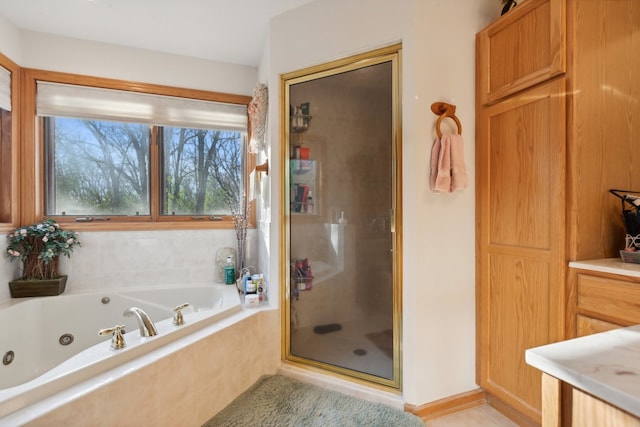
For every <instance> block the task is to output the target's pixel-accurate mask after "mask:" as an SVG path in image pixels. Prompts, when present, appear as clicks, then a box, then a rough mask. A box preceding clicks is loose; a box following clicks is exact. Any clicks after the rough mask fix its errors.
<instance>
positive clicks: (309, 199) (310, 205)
mask: <svg viewBox="0 0 640 427" xmlns="http://www.w3.org/2000/svg"><path fill="white" fill-rule="evenodd" d="M305 211H306V212H307V213H309V214H312V213H313V195H312V194H311V190H309V194H308V195H307V207H306V209H305Z"/></svg>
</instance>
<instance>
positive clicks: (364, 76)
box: [285, 54, 400, 386]
mask: <svg viewBox="0 0 640 427" xmlns="http://www.w3.org/2000/svg"><path fill="white" fill-rule="evenodd" d="M397 66H398V64H397V54H391V55H389V54H385V55H382V56H373V57H372V58H369V59H368V60H367V61H359V62H358V63H357V64H356V65H354V64H350V65H347V66H342V67H337V68H331V69H328V70H321V71H319V72H315V73H310V74H307V75H304V76H303V77H300V78H297V79H289V80H287V81H286V88H287V90H286V93H287V95H288V97H287V101H288V105H289V113H290V116H289V134H288V142H289V147H287V148H288V150H287V151H288V159H286V164H287V175H288V176H287V179H286V181H287V188H286V190H287V193H288V201H287V206H286V209H287V210H288V215H286V217H287V218H288V221H287V227H286V228H287V231H288V235H287V240H288V245H287V249H288V250H287V262H288V273H289V277H288V295H289V298H288V300H287V304H286V305H287V307H286V308H285V309H286V310H287V321H286V322H285V323H286V327H285V336H286V343H285V346H286V354H287V359H289V360H293V361H296V362H301V363H304V364H309V365H313V366H317V367H322V368H325V369H329V370H333V371H337V372H340V373H345V374H347V375H351V376H355V377H359V378H363V379H367V380H371V381H375V382H379V383H382V384H387V385H391V386H398V384H399V360H398V356H399V341H400V340H399V333H400V328H399V321H398V319H399V310H396V307H397V306H398V305H399V304H398V303H399V291H398V280H397V277H398V272H397V268H396V266H397V265H398V264H399V262H398V260H397V259H396V257H397V254H396V251H394V247H395V245H396V239H397V238H398V236H397V233H395V227H396V224H395V215H394V212H395V211H396V205H397V203H396V196H397V188H398V183H397V179H396V169H397V167H396V159H397V157H396V156H397V154H398V153H397V150H398V145H397V142H398V141H397V138H398V132H397V130H396V129H395V126H397V120H396V114H397V108H396V106H397V74H396V73H397Z"/></svg>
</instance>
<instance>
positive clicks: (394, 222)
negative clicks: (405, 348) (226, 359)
mask: <svg viewBox="0 0 640 427" xmlns="http://www.w3.org/2000/svg"><path fill="white" fill-rule="evenodd" d="M401 59H402V46H401V44H395V45H392V46H388V47H385V48H381V49H376V50H373V51H370V52H366V53H362V54H358V55H354V56H350V57H347V58H344V59H340V60H336V61H332V62H328V63H324V64H320V65H316V66H312V67H308V68H304V69H301V70H298V71H294V72H290V73H286V74H282V75H281V76H280V89H281V90H280V137H281V141H280V142H281V150H280V154H281V162H282V163H281V164H282V168H280V169H281V172H280V173H281V175H280V179H281V182H282V187H281V192H280V208H281V209H282V214H281V215H280V218H281V220H280V228H281V233H280V248H281V251H280V254H281V255H280V256H281V259H280V283H281V284H282V285H281V289H280V296H281V297H280V307H281V309H282V316H281V319H282V342H281V349H282V352H281V355H282V360H283V362H284V363H286V364H291V365H295V366H298V367H302V368H305V369H309V370H313V371H320V372H323V373H328V374H331V375H334V376H337V377H340V378H344V379H347V380H351V381H355V382H360V383H364V384H366V385H369V386H372V385H373V386H377V387H380V388H382V389H385V390H389V391H395V392H398V391H400V390H401V389H402V179H401V178H402V110H401V105H402V104H401V71H402V69H401ZM389 61H390V62H391V64H392V69H393V72H392V85H393V88H392V102H393V106H392V116H393V117H392V129H393V141H392V143H393V147H392V179H393V190H392V191H393V194H392V204H393V206H392V214H391V230H392V233H393V236H392V242H393V378H392V379H391V380H389V379H387V378H382V377H378V376H375V375H371V374H366V373H363V372H358V371H354V370H351V369H346V368H342V367H339V366H335V365H330V364H327V363H322V362H318V361H314V360H309V359H305V358H301V357H297V356H293V355H292V354H291V352H290V342H291V330H290V328H291V317H290V316H291V306H290V304H291V293H290V291H291V288H290V287H291V283H290V276H289V262H290V261H289V260H290V255H291V254H290V247H289V241H290V237H291V236H290V225H291V222H290V221H291V214H290V210H289V207H290V204H289V203H290V200H289V199H290V194H289V191H288V190H287V189H288V188H289V187H288V186H289V176H290V175H289V172H290V171H289V158H290V137H291V135H290V122H289V120H290V117H289V104H290V99H289V88H290V86H291V85H294V84H298V83H303V82H306V81H311V80H314V79H319V78H323V77H327V76H332V75H335V74H339V73H343V72H348V71H353V70H356V69H359V68H363V67H367V66H371V65H377V64H380V63H383V62H389Z"/></svg>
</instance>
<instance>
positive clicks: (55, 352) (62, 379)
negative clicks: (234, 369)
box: [0, 284, 242, 417]
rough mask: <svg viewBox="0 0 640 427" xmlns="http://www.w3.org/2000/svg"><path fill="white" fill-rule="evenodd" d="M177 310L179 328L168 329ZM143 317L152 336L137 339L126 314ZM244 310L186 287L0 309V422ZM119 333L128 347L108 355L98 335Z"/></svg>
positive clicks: (107, 339)
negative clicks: (118, 329) (120, 328)
mask: <svg viewBox="0 0 640 427" xmlns="http://www.w3.org/2000/svg"><path fill="white" fill-rule="evenodd" d="M183 303H189V306H188V307H187V308H185V309H183V310H182V313H183V316H184V320H185V324H184V325H182V326H175V325H173V311H172V308H173V307H175V306H178V305H181V304H183ZM133 306H135V307H139V308H141V309H143V310H144V311H145V312H146V313H147V314H149V316H150V317H151V319H152V320H153V321H154V323H155V325H156V328H157V330H158V335H156V336H153V337H141V336H140V333H139V328H138V324H137V321H136V319H135V318H134V317H125V316H123V312H124V311H125V310H126V309H127V308H129V307H133ZM240 310H242V305H241V304H240V298H239V297H238V294H237V291H236V289H235V286H234V287H231V286H224V285H212V284H206V285H198V286H193V285H188V286H173V287H153V288H144V289H143V288H128V289H107V290H104V291H94V292H77V293H66V294H63V295H59V296H55V297H42V298H26V299H14V300H9V301H5V302H3V303H0V324H2V325H4V326H3V328H2V333H1V334H0V357H2V358H3V363H2V364H0V417H4V416H5V415H7V414H10V413H11V412H13V411H16V410H17V409H20V408H23V407H25V406H28V405H30V404H33V403H35V402H38V401H39V400H41V399H43V398H45V397H47V396H49V395H52V394H54V393H57V392H59V391H61V390H64V389H66V388H69V387H71V386H73V385H75V384H78V383H80V382H82V381H85V380H87V379H89V378H92V377H94V376H96V375H98V374H100V373H102V372H104V371H106V370H109V369H111V368H113V367H115V366H118V365H120V364H122V363H125V362H127V361H130V360H132V359H135V358H139V357H141V356H142V355H144V354H146V353H148V352H151V351H153V350H155V349H158V348H159V347H162V346H165V345H167V344H169V343H171V342H173V341H175V340H177V339H179V338H181V337H184V336H186V335H189V334H192V333H193V332H195V331H197V330H199V329H201V328H203V327H205V326H207V325H209V324H211V323H214V322H216V321H219V320H220V319H222V318H224V317H227V316H230V315H232V314H233V313H235V312H237V311H240ZM114 325H125V328H124V329H125V330H126V333H125V334H124V338H125V341H126V344H127V345H126V347H125V348H123V349H120V350H114V349H112V348H111V336H110V335H107V336H101V335H99V334H98V331H99V330H101V329H105V328H111V327H113V326H114Z"/></svg>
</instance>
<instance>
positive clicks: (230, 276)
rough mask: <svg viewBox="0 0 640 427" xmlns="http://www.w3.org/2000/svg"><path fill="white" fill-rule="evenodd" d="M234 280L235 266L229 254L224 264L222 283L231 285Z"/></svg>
mask: <svg viewBox="0 0 640 427" xmlns="http://www.w3.org/2000/svg"><path fill="white" fill-rule="evenodd" d="M235 282H236V266H235V264H234V263H233V257H232V256H231V255H229V256H228V257H227V262H226V263H225V264H224V283H225V285H233V284H234V283H235Z"/></svg>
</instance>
